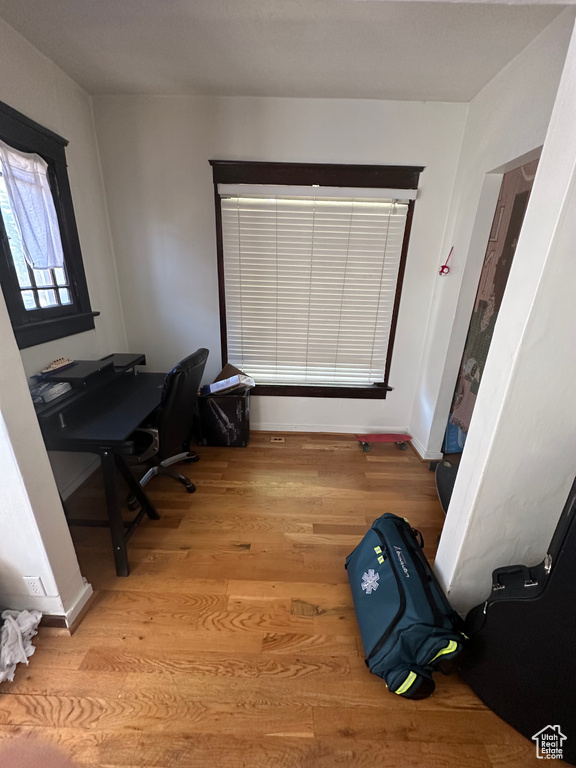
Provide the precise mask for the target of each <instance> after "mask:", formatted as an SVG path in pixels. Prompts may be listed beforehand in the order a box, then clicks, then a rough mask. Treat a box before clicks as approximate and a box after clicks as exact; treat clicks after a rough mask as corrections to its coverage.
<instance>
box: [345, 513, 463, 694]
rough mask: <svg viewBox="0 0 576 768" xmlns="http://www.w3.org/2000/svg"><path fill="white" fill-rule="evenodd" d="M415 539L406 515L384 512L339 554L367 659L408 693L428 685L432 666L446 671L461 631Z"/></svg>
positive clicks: (390, 684)
mask: <svg viewBox="0 0 576 768" xmlns="http://www.w3.org/2000/svg"><path fill="white" fill-rule="evenodd" d="M422 546H423V542H422V536H421V535H420V533H419V532H418V531H415V530H414V529H413V528H411V527H410V524H409V523H408V522H407V520H405V519H404V518H401V517H397V516H396V515H392V514H385V515H382V517H380V518H378V520H375V521H374V523H373V524H372V527H371V528H370V530H369V531H368V533H367V534H366V535H365V536H364V538H363V539H362V541H361V542H360V544H358V546H357V547H356V549H355V550H354V551H353V552H352V553H351V554H350V555H348V557H347V558H346V568H347V569H348V578H349V580H350V588H351V589H352V597H353V599H354V609H355V611H356V618H357V619H358V625H359V627H360V633H361V635H362V643H363V645H364V653H365V654H366V664H367V666H368V667H369V669H370V671H371V672H373V673H374V674H375V675H379V676H380V677H382V678H384V680H385V681H386V685H387V686H388V688H389V689H390V691H392V692H393V693H396V694H398V695H399V696H404V697H405V698H409V699H423V698H425V697H426V696H429V695H430V694H431V693H432V692H433V691H434V688H435V685H434V681H433V680H432V672H434V671H435V670H436V669H440V670H441V671H443V672H446V673H447V672H449V671H452V669H453V668H454V667H455V664H454V661H455V659H456V657H457V656H458V655H459V654H460V652H461V651H462V647H463V642H464V637H465V636H464V635H463V634H462V632H460V626H461V620H460V617H459V616H458V614H457V613H456V612H455V611H453V610H452V608H451V607H450V604H449V603H448V600H447V599H446V596H445V595H444V592H443V591H442V588H441V587H440V585H439V584H438V582H437V580H436V577H435V576H434V573H433V572H432V569H431V568H430V565H429V563H428V561H427V560H426V558H425V556H424V553H423V552H422Z"/></svg>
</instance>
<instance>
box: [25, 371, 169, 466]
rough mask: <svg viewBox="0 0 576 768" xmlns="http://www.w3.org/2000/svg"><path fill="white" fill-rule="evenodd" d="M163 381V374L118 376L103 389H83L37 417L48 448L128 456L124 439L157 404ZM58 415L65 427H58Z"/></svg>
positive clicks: (50, 449)
mask: <svg viewBox="0 0 576 768" xmlns="http://www.w3.org/2000/svg"><path fill="white" fill-rule="evenodd" d="M164 379H165V375H164V374H163V373H139V374H138V375H134V374H131V373H122V374H118V375H116V376H114V377H113V378H112V379H110V380H108V381H107V382H106V385H105V386H99V387H95V388H94V389H93V390H92V388H91V387H88V388H86V389H85V390H83V393H82V397H80V398H78V399H75V400H74V401H73V402H71V403H70V402H68V404H66V403H63V407H62V409H60V410H57V409H56V408H51V409H50V411H49V413H48V414H39V422H40V428H41V430H42V434H43V436H44V442H45V443H46V447H47V449H48V450H49V451H86V452H88V453H90V452H96V453H100V452H101V451H102V450H104V449H105V448H110V449H112V450H113V451H114V452H117V453H127V454H129V453H131V452H132V449H133V446H132V443H131V442H130V441H128V440H127V438H128V437H129V436H130V434H131V433H132V432H133V431H134V429H136V427H137V426H138V425H139V424H140V423H141V422H142V421H143V420H144V419H145V418H146V417H147V416H148V415H149V414H150V413H151V412H152V411H153V410H154V409H155V408H156V406H157V405H159V403H160V399H161V396H162V386H163V384H164ZM50 405H53V403H50ZM60 416H62V419H63V420H64V424H65V426H60V424H61V422H60Z"/></svg>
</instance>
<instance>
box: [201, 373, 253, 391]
mask: <svg viewBox="0 0 576 768" xmlns="http://www.w3.org/2000/svg"><path fill="white" fill-rule="evenodd" d="M254 386H256V383H255V381H254V379H253V378H252V377H251V376H245V375H244V374H240V373H239V374H236V375H235V376H230V378H228V379H222V380H221V381H215V382H214V383H213V384H205V385H204V386H203V387H202V388H201V390H200V394H201V395H202V396H206V395H215V394H225V393H226V394H228V392H234V391H235V390H237V389H248V388H251V387H254Z"/></svg>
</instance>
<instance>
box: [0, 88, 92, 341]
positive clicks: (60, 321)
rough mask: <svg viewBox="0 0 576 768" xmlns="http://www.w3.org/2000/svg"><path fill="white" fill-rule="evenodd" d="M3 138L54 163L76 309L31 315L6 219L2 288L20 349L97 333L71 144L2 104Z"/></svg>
mask: <svg viewBox="0 0 576 768" xmlns="http://www.w3.org/2000/svg"><path fill="white" fill-rule="evenodd" d="M0 139H2V141H4V142H6V144H9V145H10V146H12V147H14V148H15V149H18V150H20V151H22V152H35V153H36V154H38V155H40V156H41V157H42V158H43V159H44V160H45V161H46V162H47V163H48V177H49V182H50V188H51V191H52V197H53V199H54V207H55V208H56V214H57V216H58V224H59V226H60V236H61V239H62V249H63V252H64V261H65V264H66V270H67V274H68V279H69V282H70V293H71V296H72V304H71V305H66V306H59V307H49V308H44V309H43V308H39V309H34V310H26V309H25V307H24V303H23V301H22V297H21V289H20V286H19V284H18V278H17V275H16V269H15V267H14V261H13V259H12V254H11V251H10V244H9V241H8V237H7V235H6V230H5V228H4V222H3V220H2V216H1V215H0V283H1V284H2V292H3V294H4V299H5V301H6V306H7V307H8V313H9V315H10V320H11V322H12V329H13V331H14V335H15V337H16V341H17V343H18V347H19V348H20V349H25V348H26V347H33V346H36V345H37V344H43V343H45V342H47V341H54V340H55V339H61V338H64V337H66V336H72V335H74V334H76V333H83V332H84V331H89V330H92V329H93V328H94V317H96V316H97V315H99V314H100V313H99V312H93V311H92V308H91V306H90V297H89V295H88V286H87V284H86V275H85V272H84V264H83V261H82V252H81V249H80V240H79V237H78V230H77V227H76V218H75V216H74V208H73V205H72V194H71V191H70V182H69V180H68V167H67V164H66V153H65V147H66V146H67V145H68V141H67V140H66V139H63V138H62V137H61V136H58V134H56V133H54V132H52V131H50V130H49V129H47V128H44V127H43V126H41V125H39V124H38V123H35V122H34V121H33V120H30V118H28V117H26V116H25V115H22V114H21V113H20V112H17V111H16V110H15V109H13V108H12V107H9V106H8V105H7V104H4V103H3V102H0Z"/></svg>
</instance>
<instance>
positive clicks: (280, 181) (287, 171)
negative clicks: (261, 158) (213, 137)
mask: <svg viewBox="0 0 576 768" xmlns="http://www.w3.org/2000/svg"><path fill="white" fill-rule="evenodd" d="M209 162H210V165H211V166H212V175H213V181H214V201H215V211H216V250H217V257H218V290H219V299H220V338H221V352H222V365H223V366H224V365H225V364H226V363H227V362H228V343H227V327H226V294H225V285H224V247H223V240H222V208H221V203H220V195H219V194H218V184H274V185H292V186H311V185H313V184H318V185H319V186H326V187H358V188H372V189H377V188H380V189H406V190H415V189H417V188H418V179H419V177H420V173H421V172H422V171H423V170H424V167H423V166H405V165H325V164H318V163H267V162H247V161H235V160H210V161H209ZM413 216H414V200H410V202H409V204H408V214H407V217H406V228H405V230H404V240H403V243H402V253H401V257H400V265H399V269H398V281H397V284H396V295H395V298H394V308H393V312H392V323H391V327H390V336H389V341H388V350H387V355H386V367H385V371H384V380H383V381H382V382H379V383H378V384H373V385H372V386H370V387H338V386H336V387H334V386H329V385H325V386H317V385H316V386H309V385H292V384H284V385H278V384H274V385H270V384H265V385H262V384H260V385H257V386H256V387H255V389H254V390H253V394H255V395H281V396H288V397H342V398H363V399H384V398H385V397H386V393H387V392H389V391H390V390H391V389H392V387H390V386H389V384H388V377H389V373H390V364H391V362H392V352H393V349H394V337H395V335H396V325H397V322H398V310H399V308H400V297H401V293H402V284H403V281H404V272H405V269H406V257H407V254H408V243H409V241H410V230H411V227H412V219H413Z"/></svg>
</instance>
